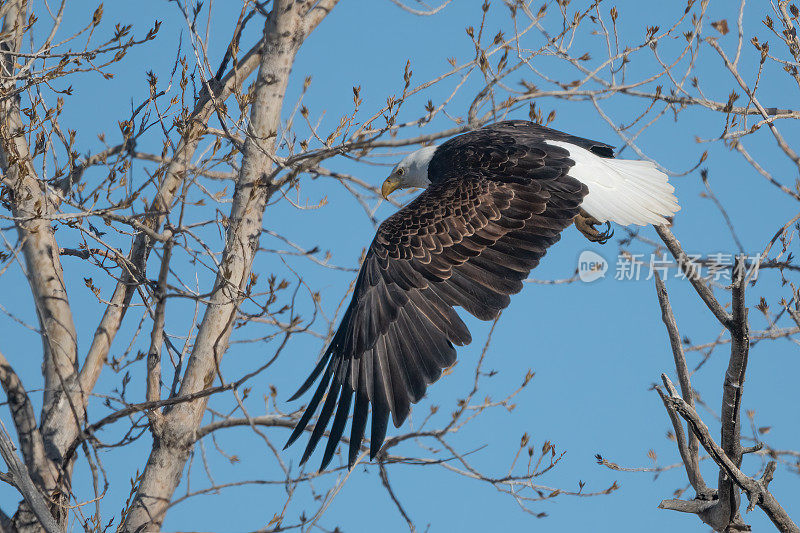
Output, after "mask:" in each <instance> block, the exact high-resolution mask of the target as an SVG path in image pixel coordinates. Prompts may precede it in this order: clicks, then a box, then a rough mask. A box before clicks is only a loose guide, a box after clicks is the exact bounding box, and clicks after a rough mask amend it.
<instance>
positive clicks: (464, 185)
mask: <svg viewBox="0 0 800 533" xmlns="http://www.w3.org/2000/svg"><path fill="white" fill-rule="evenodd" d="M469 136H473V137H475V138H474V139H473V142H472V143H469V142H464V138H465V137H469ZM456 139H459V145H458V147H457V148H458V149H457V150H451V149H449V148H448V144H449V143H450V142H452V141H448V143H445V144H443V145H442V147H440V148H439V149H438V150H437V155H435V156H434V160H433V161H431V164H430V166H429V177H430V178H431V181H432V185H430V186H429V187H428V189H427V190H426V191H424V192H423V193H421V194H420V195H419V196H418V197H417V198H416V199H414V200H413V201H412V202H410V203H409V204H408V205H407V206H406V207H404V208H403V209H401V210H400V211H398V212H397V213H395V214H394V215H393V216H391V217H389V218H388V219H387V220H386V221H384V223H383V224H381V226H380V227H379V228H378V232H377V234H376V235H375V239H374V240H373V241H372V244H371V245H370V247H369V250H368V252H367V254H366V257H365V259H364V263H363V264H362V266H361V271H360V272H359V275H358V279H357V281H356V285H355V289H354V293H353V298H352V300H351V302H350V305H349V306H348V307H347V309H346V311H345V313H344V315H343V317H342V322H341V324H340V325H339V329H338V330H337V332H336V334H335V335H334V337H333V339H332V341H331V343H330V346H328V348H327V350H326V351H325V353H324V355H323V357H322V359H321V360H320V361H319V363H318V364H317V366H316V368H314V370H313V371H312V373H311V375H310V376H309V377H308V379H307V380H306V381H305V383H303V385H302V386H301V387H300V389H299V390H298V391H297V393H296V394H295V395H294V396H293V397H292V399H295V398H297V397H298V396H300V395H301V394H303V393H304V392H306V391H307V390H308V389H309V388H310V387H311V385H312V384H313V383H314V382H315V381H316V380H317V379H319V380H320V381H319V384H318V385H317V388H316V391H315V393H314V395H313V397H312V398H311V401H310V402H309V404H308V407H307V408H306V410H305V412H304V414H303V415H302V417H301V418H300V420H299V421H298V423H297V426H296V427H295V429H294V432H293V433H292V435H291V437H290V438H289V441H288V443H287V445H286V446H289V445H290V444H291V443H292V442H294V441H295V440H296V439H297V438H298V437H299V436H300V434H301V433H302V432H303V431H304V430H305V428H306V427H307V425H308V423H309V422H310V420H311V418H312V417H313V416H314V414H315V413H316V411H317V409H318V408H319V406H320V404H322V409H321V411H320V414H319V418H318V419H317V421H316V424H315V426H314V430H313V431H312V432H311V437H310V439H309V441H308V445H307V446H306V449H305V453H304V454H303V458H302V460H301V463H302V462H305V461H306V460H307V459H308V457H309V456H310V454H311V452H313V450H314V448H315V447H316V446H317V444H318V443H319V441H320V439H321V437H322V436H323V432H324V431H325V430H326V428H327V427H328V426H329V424H330V422H331V418H333V423H332V424H330V434H329V437H328V443H327V446H326V448H325V453H324V456H323V459H322V466H321V469H324V468H325V467H326V466H327V465H328V463H329V462H330V460H331V458H332V457H333V454H334V452H335V451H336V446H337V444H338V443H339V441H340V440H341V437H342V434H343V432H344V429H345V425H346V423H347V419H348V418H349V416H350V412H351V410H352V413H353V417H352V424H351V429H350V451H349V464H350V466H352V465H353V463H354V461H355V459H356V458H357V456H358V453H359V451H360V449H361V443H362V441H363V438H364V433H365V431H366V425H367V414H368V407H369V406H370V405H371V406H372V426H371V433H370V458H373V457H374V456H375V454H377V452H378V451H379V450H380V447H381V445H382V444H383V441H384V438H385V436H386V429H387V426H388V422H389V415H390V413H391V416H392V419H393V422H394V425H395V426H396V427H399V426H400V424H402V423H403V421H404V420H405V419H406V417H407V416H408V413H409V409H410V406H411V404H412V403H416V402H418V401H419V400H420V399H421V398H422V397H423V396H424V395H425V391H426V389H427V387H428V385H430V384H432V383H433V382H435V381H436V380H437V379H439V377H440V376H441V374H442V370H443V369H444V368H447V367H449V366H451V365H452V364H453V363H454V362H455V360H456V351H455V348H454V347H453V345H458V346H463V345H465V344H468V343H469V342H470V341H471V337H470V333H469V330H468V329H467V327H466V326H465V325H464V322H462V320H461V319H460V318H459V316H458V314H457V313H456V311H455V309H454V307H463V308H464V309H466V310H467V311H468V312H469V313H470V314H472V315H474V316H475V317H477V318H479V319H481V320H492V319H494V318H496V317H497V316H498V314H499V313H500V311H501V310H502V309H504V308H505V307H506V306H508V304H509V302H510V295H512V294H516V293H517V292H519V291H520V290H522V281H523V280H524V279H525V278H526V277H527V276H528V274H529V272H530V270H531V269H533V268H534V267H535V266H536V265H537V264H538V263H539V260H540V259H541V258H542V256H543V255H544V254H545V251H546V250H547V248H548V247H550V246H551V245H552V244H553V243H555V242H557V241H558V240H559V238H560V233H561V231H562V230H563V229H564V228H566V227H567V226H569V225H570V224H571V223H572V219H573V218H574V217H575V215H576V214H577V213H578V210H579V205H580V203H581V200H582V199H583V197H584V195H585V194H586V192H587V191H586V187H585V186H584V185H582V184H581V183H580V182H579V181H577V180H575V179H573V178H571V177H569V176H567V172H568V170H569V167H571V166H572V164H573V162H572V161H571V160H570V159H569V158H568V152H567V151H566V150H564V149H562V148H558V147H555V146H550V145H547V144H544V143H543V142H534V141H533V140H531V139H529V140H528V142H526V143H525V144H524V145H523V144H520V143H518V142H517V141H516V140H515V138H514V136H510V135H508V134H506V133H503V132H502V131H500V132H498V131H486V130H478V131H476V132H473V133H471V134H466V135H463V136H461V137H457V138H456ZM456 139H454V140H456ZM446 157H458V158H459V159H458V161H456V160H452V161H450V162H449V164H448V162H447V161H446V160H444V161H443V160H442V159H443V158H446ZM437 158H438V160H437ZM432 169H439V170H436V175H433V173H432V172H433V170H432ZM354 397H355V398H354ZM323 400H324V401H323ZM351 406H352V409H351Z"/></svg>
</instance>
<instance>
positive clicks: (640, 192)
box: [546, 140, 680, 226]
mask: <svg viewBox="0 0 800 533" xmlns="http://www.w3.org/2000/svg"><path fill="white" fill-rule="evenodd" d="M546 142H547V143H548V144H551V145H554V146H559V147H561V148H564V149H566V150H567V151H569V157H570V159H572V160H573V161H575V166H574V167H572V168H571V169H570V170H569V175H570V176H572V177H573V178H575V179H577V180H579V181H581V182H583V183H584V184H586V186H587V187H588V188H589V194H588V195H587V196H586V197H585V198H584V199H583V204H582V205H581V207H583V209H584V211H586V212H587V213H589V214H590V215H592V216H593V217H594V218H596V219H597V220H599V221H600V222H606V221H612V222H616V223H617V224H622V225H623V226H628V225H630V224H637V225H639V226H644V225H647V224H655V225H659V224H666V223H667V220H666V219H665V218H664V217H669V216H672V215H673V214H674V213H676V212H677V211H678V210H679V209H680V206H679V205H678V199H677V198H675V195H674V194H672V193H673V192H674V191H675V188H674V187H673V186H672V185H670V184H669V183H668V182H667V175H666V174H664V173H663V172H661V171H660V170H658V169H657V168H656V166H655V165H654V164H653V163H651V162H650V161H633V160H629V159H610V158H606V157H600V156H597V155H595V154H593V153H592V152H590V151H589V150H586V149H584V148H581V147H580V146H576V145H574V144H571V143H568V142H564V141H550V140H548V141H546Z"/></svg>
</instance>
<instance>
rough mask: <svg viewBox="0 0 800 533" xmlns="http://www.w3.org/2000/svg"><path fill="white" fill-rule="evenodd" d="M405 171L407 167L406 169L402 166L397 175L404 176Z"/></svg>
mask: <svg viewBox="0 0 800 533" xmlns="http://www.w3.org/2000/svg"><path fill="white" fill-rule="evenodd" d="M405 173H406V169H404V168H403V167H400V168H398V169H397V175H398V176H402V175H403V174H405Z"/></svg>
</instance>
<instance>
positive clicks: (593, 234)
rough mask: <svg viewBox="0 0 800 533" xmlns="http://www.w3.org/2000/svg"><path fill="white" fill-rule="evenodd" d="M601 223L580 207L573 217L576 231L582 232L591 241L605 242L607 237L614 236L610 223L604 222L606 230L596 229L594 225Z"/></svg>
mask: <svg viewBox="0 0 800 533" xmlns="http://www.w3.org/2000/svg"><path fill="white" fill-rule="evenodd" d="M599 224H601V222H600V221H599V220H597V219H596V218H594V217H593V216H592V215H590V214H589V213H587V212H586V211H584V210H583V209H581V212H580V213H579V214H578V215H577V216H576V217H575V227H576V228H578V231H580V232H581V233H583V236H584V237H586V238H587V239H589V240H590V241H592V242H599V243H600V244H605V243H606V242H607V241H608V239H610V238H611V237H613V236H614V230H613V229H612V228H611V223H610V222H606V230H605V231H603V232H600V231H597V230H596V229H595V226H597V225H599Z"/></svg>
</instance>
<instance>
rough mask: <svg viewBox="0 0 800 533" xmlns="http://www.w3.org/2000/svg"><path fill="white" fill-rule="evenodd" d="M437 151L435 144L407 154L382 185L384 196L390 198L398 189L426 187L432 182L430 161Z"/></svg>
mask: <svg viewBox="0 0 800 533" xmlns="http://www.w3.org/2000/svg"><path fill="white" fill-rule="evenodd" d="M435 151H436V147H435V146H426V147H425V148H420V149H419V150H417V151H416V152H412V153H410V154H408V155H407V156H405V157H404V158H403V160H402V161H400V163H398V164H397V166H396V167H394V169H392V173H391V174H389V177H388V178H386V181H384V182H383V185H382V186H381V194H382V195H383V197H384V198H388V197H389V195H390V194H392V192H394V191H396V190H397V189H408V188H410V187H420V188H423V189H424V188H426V187H427V186H428V185H430V184H431V181H430V180H429V179H428V163H430V162H431V158H432V157H433V153H434V152H435Z"/></svg>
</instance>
